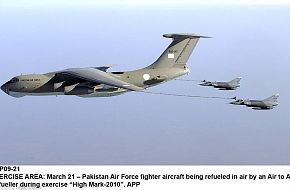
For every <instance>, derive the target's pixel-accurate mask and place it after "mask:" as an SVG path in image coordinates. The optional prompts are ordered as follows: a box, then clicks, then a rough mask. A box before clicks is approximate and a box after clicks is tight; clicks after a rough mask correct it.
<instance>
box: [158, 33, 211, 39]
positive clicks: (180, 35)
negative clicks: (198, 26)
mask: <svg viewBox="0 0 290 190" xmlns="http://www.w3.org/2000/svg"><path fill="white" fill-rule="evenodd" d="M163 37H165V38H174V39H176V38H183V39H188V38H189V39H192V38H211V37H208V36H201V35H198V34H193V33H174V34H164V35H163Z"/></svg>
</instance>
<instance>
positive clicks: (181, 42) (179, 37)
mask: <svg viewBox="0 0 290 190" xmlns="http://www.w3.org/2000/svg"><path fill="white" fill-rule="evenodd" d="M163 37H165V38H172V39H173V41H172V43H171V44H170V45H169V46H168V47H167V48H166V50H165V51H164V52H163V53H162V54H161V56H160V57H159V58H158V59H157V60H156V61H155V62H154V63H153V64H152V65H150V66H149V67H148V68H150V69H155V68H168V67H174V66H185V65H186V63H187V61H188V59H189V57H190V55H191V53H192V51H193V49H194V48H195V46H196V44H197V42H198V40H199V38H208V37H205V36H200V35H197V34H164V35H163Z"/></svg>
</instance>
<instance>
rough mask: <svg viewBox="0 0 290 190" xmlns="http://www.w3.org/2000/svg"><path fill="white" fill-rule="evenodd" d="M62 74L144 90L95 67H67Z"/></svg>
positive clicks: (134, 89) (132, 89) (128, 88)
mask: <svg viewBox="0 0 290 190" xmlns="http://www.w3.org/2000/svg"><path fill="white" fill-rule="evenodd" d="M59 73H60V74H64V75H69V76H71V77H75V78H79V79H83V80H87V81H89V82H96V83H101V84H107V85H109V86H115V87H119V88H123V89H127V90H131V91H140V90H144V89H143V88H141V87H138V86H135V85H133V84H130V83H127V82H124V81H122V80H119V79H117V78H115V77H113V76H111V75H109V74H108V73H106V72H104V71H101V70H99V69H95V68H79V69H66V70H63V71H60V72H59Z"/></svg>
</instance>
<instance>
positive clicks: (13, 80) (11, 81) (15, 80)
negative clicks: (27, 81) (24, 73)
mask: <svg viewBox="0 0 290 190" xmlns="http://www.w3.org/2000/svg"><path fill="white" fill-rule="evenodd" d="M15 82H19V79H18V78H16V77H14V78H13V79H11V80H10V81H9V83H15Z"/></svg>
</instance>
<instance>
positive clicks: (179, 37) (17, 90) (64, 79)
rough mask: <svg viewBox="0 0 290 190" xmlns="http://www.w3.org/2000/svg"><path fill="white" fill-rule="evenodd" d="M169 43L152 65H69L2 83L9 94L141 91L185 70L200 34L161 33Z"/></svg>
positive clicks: (104, 94) (90, 94)
mask: <svg viewBox="0 0 290 190" xmlns="http://www.w3.org/2000/svg"><path fill="white" fill-rule="evenodd" d="M163 37H165V38H172V39H173V41H172V43H171V44H170V45H169V46H168V47H167V48H166V50H165V51H164V52H163V53H162V54H161V56H160V57H159V58H158V59H157V60H156V61H155V62H154V63H153V64H151V65H149V66H147V67H145V68H142V69H138V70H135V71H128V72H108V69H109V67H107V66H103V67H91V68H72V69H66V70H62V71H57V72H50V73H46V74H30V75H20V76H17V77H14V78H12V79H11V80H10V81H8V82H6V83H5V84H3V85H2V86H1V89H2V90H3V91H4V92H5V93H7V94H8V95H10V96H13V97H23V96H27V95H30V96H42V95H76V96H80V97H108V96H115V95H120V94H123V93H125V92H129V91H142V90H144V89H146V88H148V87H151V86H154V85H158V84H160V83H164V82H167V81H170V80H172V79H175V78H177V77H180V76H182V75H185V74H188V73H189V71H190V70H189V69H188V67H187V61H188V59H189V57H190V55H191V53H192V51H193V49H194V48H195V46H196V44H197V42H198V40H199V39H200V38H208V37H206V36H200V35H196V34H187V33H180V34H164V35H163Z"/></svg>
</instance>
